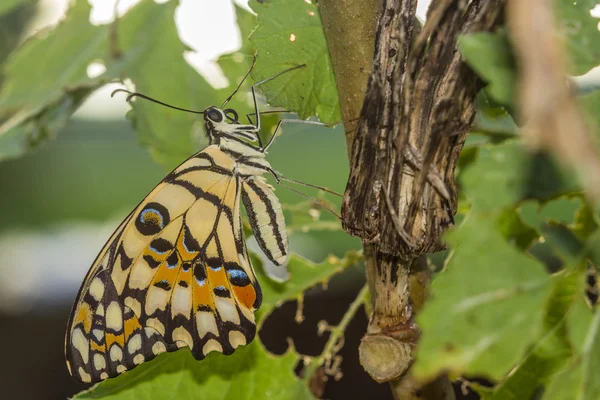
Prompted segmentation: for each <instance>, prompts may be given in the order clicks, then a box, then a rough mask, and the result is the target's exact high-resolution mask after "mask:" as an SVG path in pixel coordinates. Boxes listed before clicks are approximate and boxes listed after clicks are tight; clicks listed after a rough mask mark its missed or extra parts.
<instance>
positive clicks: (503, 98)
mask: <svg viewBox="0 0 600 400" xmlns="http://www.w3.org/2000/svg"><path fill="white" fill-rule="evenodd" d="M458 48H459V50H460V52H461V53H462V55H463V57H464V58H465V61H466V62H467V64H469V66H470V67H471V68H473V70H474V71H475V72H477V74H478V75H479V76H480V77H481V78H483V79H484V80H485V81H486V82H488V86H487V88H486V91H487V93H488V94H489V95H490V97H491V98H492V99H494V100H495V101H497V102H499V103H500V104H503V105H505V106H507V107H509V108H510V109H514V106H515V87H516V83H517V71H516V64H515V59H514V55H513V51H512V48H511V46H510V44H509V42H508V40H507V37H506V32H505V31H504V30H500V31H498V32H496V33H474V34H471V35H465V36H460V37H459V38H458Z"/></svg>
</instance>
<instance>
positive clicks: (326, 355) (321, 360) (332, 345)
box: [304, 285, 369, 380]
mask: <svg viewBox="0 0 600 400" xmlns="http://www.w3.org/2000/svg"><path fill="white" fill-rule="evenodd" d="M368 297H369V287H368V286H367V285H364V286H363V287H362V289H361V290H360V292H358V295H357V296H356V298H355V299H354V301H352V303H351V304H350V307H348V310H347V311H346V313H345V314H344V316H343V317H342V320H341V321H340V323H339V324H338V325H336V326H329V327H328V329H327V330H328V331H329V332H330V333H329V339H327V343H326V344H325V347H324V348H323V352H322V353H321V355H319V356H317V357H314V358H313V359H312V360H311V362H310V364H309V365H308V366H307V367H306V373H305V374H304V379H305V380H307V379H310V377H311V376H312V374H313V373H314V372H315V371H316V370H317V368H319V367H320V366H322V365H325V364H326V363H331V360H332V359H333V357H334V356H335V353H337V352H338V351H339V350H341V347H340V346H339V342H340V340H342V338H343V336H344V332H345V331H346V328H347V327H348V325H349V324H350V321H352V319H353V318H354V316H355V315H356V312H357V311H358V309H359V308H360V306H362V305H363V304H366V302H367V301H368Z"/></svg>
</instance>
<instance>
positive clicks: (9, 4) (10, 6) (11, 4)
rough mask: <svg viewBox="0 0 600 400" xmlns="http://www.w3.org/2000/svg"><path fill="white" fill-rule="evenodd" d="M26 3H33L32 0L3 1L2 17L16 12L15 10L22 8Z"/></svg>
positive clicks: (0, 13)
mask: <svg viewBox="0 0 600 400" xmlns="http://www.w3.org/2000/svg"><path fill="white" fill-rule="evenodd" d="M25 2H31V1H30V0H2V2H1V3H0V15H2V14H6V13H8V12H10V11H12V10H14V9H15V8H17V7H18V6H20V5H21V4H23V3H25Z"/></svg>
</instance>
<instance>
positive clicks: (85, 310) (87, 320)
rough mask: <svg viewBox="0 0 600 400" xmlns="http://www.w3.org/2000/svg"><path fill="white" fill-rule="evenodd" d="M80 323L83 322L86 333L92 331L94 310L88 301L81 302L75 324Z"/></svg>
mask: <svg viewBox="0 0 600 400" xmlns="http://www.w3.org/2000/svg"><path fill="white" fill-rule="evenodd" d="M79 323H83V330H84V332H85V333H90V330H91V329H92V310H91V308H90V305H89V304H87V303H81V304H80V305H79V307H78V308H77V314H75V318H74V322H73V325H77V324H79Z"/></svg>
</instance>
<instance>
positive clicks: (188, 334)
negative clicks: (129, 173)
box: [66, 145, 278, 382]
mask: <svg viewBox="0 0 600 400" xmlns="http://www.w3.org/2000/svg"><path fill="white" fill-rule="evenodd" d="M235 171H236V161H235V160H233V159H232V158H231V157H230V156H229V155H228V154H226V153H224V152H223V151H222V150H221V149H220V148H219V147H218V146H216V145H212V146H209V147H207V148H206V149H204V150H203V151H201V152H200V153H198V154H196V155H195V156H193V157H191V158H190V159H188V160H187V161H186V162H184V163H183V164H182V165H181V166H179V167H178V168H177V169H176V170H175V171H173V172H172V173H171V174H169V175H168V176H167V177H166V178H165V179H164V180H163V182H161V183H160V184H159V185H158V186H157V187H156V188H155V189H154V190H153V191H152V192H151V193H150V194H149V195H148V196H147V197H146V198H145V199H144V201H143V202H142V203H141V204H140V205H139V206H138V207H137V208H136V209H135V210H134V211H133V212H132V213H131V214H130V215H129V216H128V217H127V219H126V220H125V221H124V222H123V223H122V224H121V225H120V226H119V228H118V229H117V231H116V232H115V233H114V234H113V235H112V237H111V238H110V239H109V241H108V243H107V244H106V245H105V247H104V249H103V250H102V251H101V253H100V255H99V256H98V258H97V259H96V261H95V263H94V264H93V266H92V268H91V270H90V272H89V273H88V275H87V277H86V279H85V281H84V284H83V286H82V289H81V290H80V293H79V295H78V298H77V302H76V305H75V307H74V310H73V313H72V315H71V320H70V323H69V328H68V332H67V338H66V357H67V364H68V366H69V370H70V372H71V374H72V375H73V376H74V377H75V378H76V379H78V380H79V381H82V382H97V381H100V380H103V379H106V378H109V377H113V376H116V375H118V374H120V373H122V372H124V371H126V370H129V369H131V368H133V367H135V366H136V365H138V364H140V363H141V362H143V361H147V360H149V359H151V358H153V357H155V356H156V355H157V354H160V353H162V352H165V351H172V350H176V349H177V348H179V347H183V346H187V347H189V348H190V349H191V352H192V354H193V355H194V357H195V358H197V359H202V358H204V357H205V356H206V355H207V354H208V353H209V352H211V351H219V352H222V353H224V354H231V353H232V352H233V351H234V350H235V348H236V347H238V346H240V345H244V344H247V343H249V342H250V341H251V340H252V339H253V338H254V335H255V333H256V325H255V322H254V310H256V309H257V308H258V307H259V306H260V303H261V291H260V287H259V285H258V282H257V281H256V277H255V275H254V272H253V270H252V267H251V265H250V262H249V259H248V255H247V251H246V247H245V243H244V240H243V235H242V229H241V219H240V197H241V193H242V189H243V183H242V181H241V180H240V177H239V176H238V175H237V174H236V173H235ZM244 188H245V187H244ZM277 204H278V203H277ZM276 220H277V218H276ZM269 243H270V242H269Z"/></svg>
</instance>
